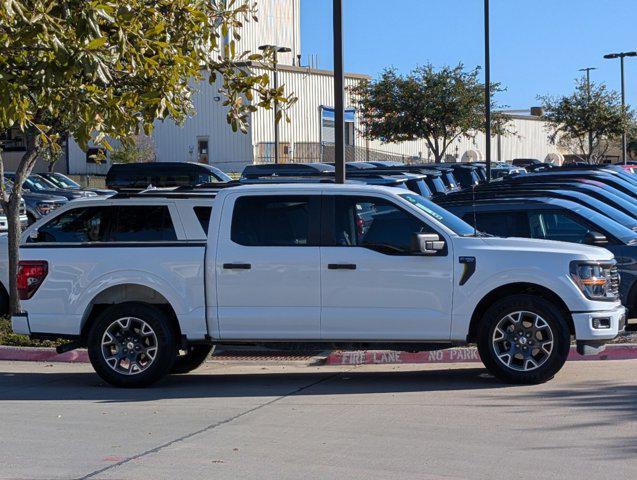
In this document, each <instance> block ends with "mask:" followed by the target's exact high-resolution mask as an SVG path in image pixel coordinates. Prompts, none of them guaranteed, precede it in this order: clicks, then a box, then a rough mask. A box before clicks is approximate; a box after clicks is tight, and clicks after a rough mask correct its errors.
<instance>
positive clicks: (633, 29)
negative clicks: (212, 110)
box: [301, 0, 637, 109]
mask: <svg viewBox="0 0 637 480" xmlns="http://www.w3.org/2000/svg"><path fill="white" fill-rule="evenodd" d="M343 4H344V29H345V68H346V70H347V71H350V72H356V73H366V74H369V75H372V76H376V75H378V74H379V73H380V72H381V71H382V70H383V69H384V68H385V67H396V68H397V69H398V70H399V71H402V72H406V71H409V70H410V69H411V68H413V67H414V66H415V65H419V64H424V63H427V62H431V63H433V64H434V65H438V66H442V65H455V64H457V63H458V62H462V63H464V64H465V66H466V67H471V68H473V67H475V66H477V65H482V64H483V62H484V53H483V52H484V50H483V48H484V46H483V45H484V44H483V36H484V30H483V16H482V6H483V2H482V0H343ZM331 6H332V1H331V0H301V29H302V40H301V47H302V52H303V62H304V64H305V63H307V58H308V57H307V55H308V54H318V56H319V62H320V67H321V68H328V69H331V68H332V66H333V63H332V61H333V55H332V23H331V22H332V9H331ZM630 50H637V0H491V77H492V81H496V82H500V83H502V84H503V86H505V87H507V91H506V92H503V93H502V94H500V96H499V97H498V102H499V103H501V104H505V105H508V107H509V108H513V109H522V108H528V107H529V106H531V105H535V104H537V100H536V97H537V95H539V94H551V95H560V94H565V93H569V92H571V91H572V89H573V86H574V79H575V77H577V76H578V75H581V73H580V72H578V69H580V68H583V67H597V68H598V70H595V71H593V72H591V79H592V80H593V81H595V82H599V81H603V82H605V83H606V84H607V85H608V86H609V87H610V88H612V89H615V90H617V91H619V89H620V80H619V78H620V75H619V60H605V59H603V58H602V56H603V55H604V54H605V53H609V52H615V51H630ZM626 91H627V94H626V98H627V102H628V103H629V104H632V106H633V108H637V57H634V58H627V59H626Z"/></svg>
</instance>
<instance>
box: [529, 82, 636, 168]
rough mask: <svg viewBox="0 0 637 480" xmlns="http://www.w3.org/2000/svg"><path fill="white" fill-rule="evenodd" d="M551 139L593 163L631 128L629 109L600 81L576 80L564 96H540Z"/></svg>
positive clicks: (616, 94) (617, 95) (631, 118)
mask: <svg viewBox="0 0 637 480" xmlns="http://www.w3.org/2000/svg"><path fill="white" fill-rule="evenodd" d="M539 99H540V101H541V102H542V108H543V109H544V112H545V113H544V115H543V118H544V120H546V122H547V128H548V138H549V140H550V141H551V142H553V143H554V144H556V145H559V146H560V147H562V148H564V149H567V150H569V151H571V152H572V153H573V154H574V155H577V156H578V157H579V158H581V159H582V160H583V161H586V162H588V163H596V162H597V161H598V160H600V159H601V158H603V157H604V155H605V154H606V152H607V151H608V149H609V148H610V147H611V146H612V145H613V144H616V143H617V141H618V138H619V137H620V136H621V134H622V133H623V132H624V131H628V130H630V129H631V128H633V125H634V118H633V114H632V112H631V111H630V110H628V109H626V110H624V109H623V108H622V105H621V98H620V96H619V94H618V93H617V92H615V91H612V90H608V89H607V88H606V85H604V84H603V83H600V84H595V83H591V86H590V92H589V88H588V85H587V83H586V81H584V80H577V83H576V86H575V91H574V92H573V93H572V94H570V95H568V96H564V97H551V96H548V95H547V96H542V97H539Z"/></svg>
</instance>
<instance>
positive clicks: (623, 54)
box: [604, 52, 637, 165]
mask: <svg viewBox="0 0 637 480" xmlns="http://www.w3.org/2000/svg"><path fill="white" fill-rule="evenodd" d="M624 57H637V52H619V53H609V54H607V55H604V58H606V59H614V58H619V65H620V70H621V81H622V112H625V111H626V91H625V86H624ZM622 162H623V163H624V165H626V130H624V131H623V133H622Z"/></svg>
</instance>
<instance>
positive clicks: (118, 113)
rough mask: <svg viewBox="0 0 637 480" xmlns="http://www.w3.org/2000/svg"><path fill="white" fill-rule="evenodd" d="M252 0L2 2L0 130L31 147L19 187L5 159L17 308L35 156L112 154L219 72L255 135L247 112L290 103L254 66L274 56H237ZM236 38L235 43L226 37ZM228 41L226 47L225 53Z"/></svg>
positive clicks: (3, 200)
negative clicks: (74, 151)
mask: <svg viewBox="0 0 637 480" xmlns="http://www.w3.org/2000/svg"><path fill="white" fill-rule="evenodd" d="M256 14H257V11H256V4H255V3H253V2H252V1H248V0H155V1H152V2H150V1H147V0H97V1H95V0H3V1H2V2H0V130H4V129H9V128H18V129H20V130H21V131H22V132H23V135H24V137H25V139H26V151H25V152H24V155H23V157H22V159H21V161H20V163H19V166H18V168H17V169H16V178H17V180H16V182H15V184H14V185H13V187H12V188H9V186H8V185H6V184H5V182H4V178H3V175H2V173H3V163H2V161H1V158H0V187H1V192H0V193H1V194H0V204H1V205H2V208H3V209H4V210H5V212H7V214H8V218H9V239H8V241H9V279H10V297H11V310H12V312H18V311H20V303H19V299H18V295H17V293H18V292H17V286H16V281H15V278H16V272H17V264H18V255H19V251H18V244H19V236H20V224H19V217H18V210H19V205H20V198H21V196H22V181H23V179H25V178H26V177H27V176H28V175H29V173H30V172H31V170H32V168H33V166H34V164H35V162H36V159H37V158H38V157H39V156H40V155H41V154H42V152H44V151H46V150H47V149H49V151H51V152H52V153H55V152H56V151H59V149H60V148H61V144H62V139H63V138H64V137H65V136H66V135H68V136H70V137H72V138H74V139H75V140H76V141H77V142H78V143H79V145H80V146H81V147H83V148H87V146H88V143H89V141H92V142H94V143H95V144H97V145H98V146H102V147H104V148H106V149H110V145H109V143H108V139H116V140H119V141H121V142H124V143H126V142H129V139H130V138H132V137H134V136H135V135H137V134H139V132H140V131H143V132H144V133H145V134H147V135H149V134H150V133H151V131H152V128H153V122H154V121H155V120H157V119H166V118H171V119H173V120H175V121H176V122H182V121H183V120H184V119H185V118H186V117H187V116H188V115H190V114H192V113H193V104H192V102H191V97H192V95H193V93H194V90H193V88H194V87H193V85H195V84H196V82H197V81H200V80H204V79H207V80H208V81H209V82H211V83H212V82H215V81H216V79H217V77H221V80H222V81H221V84H222V86H221V88H220V93H221V94H222V95H223V96H224V105H225V106H226V108H227V120H228V123H229V124H230V126H231V127H232V129H233V130H234V131H242V132H246V131H247V123H248V119H249V116H250V114H251V113H252V112H254V111H255V110H256V109H258V108H260V107H263V108H269V107H270V105H271V103H272V99H273V98H275V97H276V98H279V103H280V105H281V106H282V107H283V108H285V102H286V101H288V100H290V101H291V97H290V96H288V97H286V96H285V95H284V94H283V86H282V87H280V88H279V89H278V90H277V91H275V90H274V89H272V88H270V87H269V79H268V76H267V75H256V74H254V73H253V72H251V71H250V65H249V63H250V62H252V61H255V62H263V63H268V62H270V61H271V59H269V58H264V57H263V56H262V55H259V54H250V53H249V52H236V40H237V39H238V38H239V33H240V31H241V27H242V26H243V24H244V23H245V22H248V21H254V20H256ZM223 38H229V41H228V42H223V41H221V39H223ZM221 45H223V48H222V47H221Z"/></svg>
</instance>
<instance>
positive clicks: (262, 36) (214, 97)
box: [3, 0, 559, 175]
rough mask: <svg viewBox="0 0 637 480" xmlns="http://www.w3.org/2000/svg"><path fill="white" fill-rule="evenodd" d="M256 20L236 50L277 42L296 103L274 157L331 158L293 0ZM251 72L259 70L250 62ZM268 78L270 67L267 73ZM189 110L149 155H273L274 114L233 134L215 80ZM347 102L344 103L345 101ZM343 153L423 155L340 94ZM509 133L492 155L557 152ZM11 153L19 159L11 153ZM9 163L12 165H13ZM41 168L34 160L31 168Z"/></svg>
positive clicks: (69, 157)
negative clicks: (371, 137)
mask: <svg viewBox="0 0 637 480" xmlns="http://www.w3.org/2000/svg"><path fill="white" fill-rule="evenodd" d="M257 4H258V8H259V22H258V23H254V22H250V23H248V24H246V25H245V26H244V28H243V29H242V32H241V35H242V37H241V40H240V42H239V44H238V46H237V50H238V51H243V50H251V51H256V50H257V49H258V47H259V46H260V45H279V46H285V47H288V48H290V49H291V52H290V53H284V54H281V55H280V57H279V61H280V64H279V68H278V77H279V83H280V84H284V85H285V87H286V91H287V92H293V93H294V94H295V95H296V96H297V97H298V102H297V103H296V104H295V105H294V106H293V107H292V108H291V109H290V110H289V112H288V113H289V116H290V120H291V121H290V123H286V122H281V123H280V126H279V130H280V138H279V141H280V144H279V152H280V153H279V156H280V161H283V162H314V161H330V160H332V159H333V155H334V154H333V135H334V126H333V110H332V106H333V104H334V99H333V78H332V72H331V71H325V70H319V69H315V68H309V67H303V66H300V65H301V62H300V60H299V59H300V56H301V51H302V50H301V31H300V16H299V11H300V0H257ZM251 68H253V70H254V71H255V73H257V74H261V73H266V72H264V70H263V68H262V67H260V66H257V65H253V66H252V67H251ZM267 73H268V74H269V75H270V78H271V80H272V72H267ZM365 78H368V77H366V76H365V75H361V74H346V79H345V80H346V82H345V83H346V86H351V85H354V84H355V83H356V82H358V81H360V80H361V79H365ZM196 88H197V90H198V93H197V94H196V95H195V96H194V99H193V101H194V105H195V109H196V115H195V116H193V117H192V118H189V119H187V120H186V121H185V123H184V125H183V126H178V125H176V124H174V123H173V122H171V121H166V122H157V124H156V126H155V131H154V133H153V137H152V142H153V143H154V149H155V155H156V160H157V161H195V162H205V163H210V164H213V165H216V166H219V167H220V168H222V169H224V170H226V171H229V172H239V171H241V170H242V169H243V167H244V166H245V165H246V164H249V163H253V162H271V161H273V159H274V143H273V139H274V118H273V113H272V111H271V110H270V111H265V110H259V111H258V112H256V113H254V114H253V115H252V117H251V120H250V128H249V131H248V133H247V134H241V133H233V132H232V130H231V129H230V127H229V126H228V124H227V123H226V111H225V108H224V107H223V106H222V103H223V102H222V98H221V97H220V95H219V92H218V88H219V82H218V83H217V84H214V85H209V84H208V83H207V82H205V81H204V82H201V83H199V84H198V85H196ZM348 106H349V107H348ZM345 117H346V118H345V120H346V133H345V138H346V144H347V147H346V159H347V160H372V159H397V160H416V159H417V160H421V161H427V160H428V159H430V158H431V155H430V153H429V151H428V148H427V145H426V143H425V142H424V141H414V142H403V143H399V144H383V143H381V142H379V141H368V140H366V139H364V138H363V137H362V135H361V133H360V131H359V129H358V125H357V116H356V112H355V110H354V109H353V108H352V106H351V101H350V99H349V94H348V93H346V115H345ZM511 122H512V127H513V130H514V131H515V132H516V133H515V134H514V135H509V136H506V137H502V138H499V137H496V138H494V139H493V142H492V152H493V159H494V160H511V159H513V158H518V157H525V158H528V157H531V158H539V159H541V160H544V159H545V158H547V156H550V158H553V159H555V158H559V154H558V152H557V148H556V147H555V146H554V145H551V144H550V142H549V141H548V139H547V132H546V130H545V125H544V122H542V121H541V120H539V119H538V118H537V117H533V116H530V115H512V116H511ZM67 150H68V151H67V154H66V158H64V159H63V160H62V161H59V162H58V163H57V164H56V170H60V171H67V172H68V173H71V174H80V175H84V174H89V175H90V174H105V173H106V172H107V170H108V168H109V167H110V164H109V162H108V161H107V162H103V163H101V164H96V163H94V162H93V161H92V158H91V154H92V153H94V152H93V151H89V152H83V151H82V150H81V149H80V148H79V147H78V146H77V144H75V142H73V141H71V142H69V147H68V149H67ZM483 152H484V135H483V134H478V135H477V136H476V137H475V138H473V139H459V140H458V141H456V142H455V143H454V144H452V145H451V146H450V147H449V149H448V152H447V153H448V155H449V158H448V160H449V161H452V160H457V161H461V160H481V159H483V155H484V153H483ZM3 155H4V157H5V158H6V162H7V163H6V165H7V166H6V168H7V170H11V169H12V163H15V160H14V159H13V157H12V155H11V152H6V151H5V153H4V154H3ZM14 156H15V159H18V158H19V156H20V155H19V153H18V152H16V155H14ZM13 168H14V167H13ZM44 169H46V166H45V165H44V164H43V163H39V164H38V166H37V167H36V171H37V170H44Z"/></svg>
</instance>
